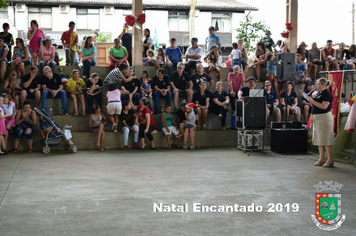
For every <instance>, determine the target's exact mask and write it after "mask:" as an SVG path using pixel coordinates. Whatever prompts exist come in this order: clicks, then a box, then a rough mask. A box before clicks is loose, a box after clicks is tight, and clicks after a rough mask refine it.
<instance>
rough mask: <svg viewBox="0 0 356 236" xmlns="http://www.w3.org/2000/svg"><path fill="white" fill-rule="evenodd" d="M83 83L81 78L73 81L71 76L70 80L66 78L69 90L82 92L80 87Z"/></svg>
mask: <svg viewBox="0 0 356 236" xmlns="http://www.w3.org/2000/svg"><path fill="white" fill-rule="evenodd" d="M84 85H85V83H84V80H83V79H82V78H79V80H78V81H74V80H73V78H70V80H68V82H67V83H66V86H68V87H69V91H71V92H79V93H83V90H82V89H81V88H83V87H84Z"/></svg>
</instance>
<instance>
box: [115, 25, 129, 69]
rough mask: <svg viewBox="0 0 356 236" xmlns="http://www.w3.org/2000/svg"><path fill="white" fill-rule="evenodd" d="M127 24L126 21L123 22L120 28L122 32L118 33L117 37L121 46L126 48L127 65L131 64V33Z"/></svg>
mask: <svg viewBox="0 0 356 236" xmlns="http://www.w3.org/2000/svg"><path fill="white" fill-rule="evenodd" d="M128 29H129V26H128V24H127V23H124V27H123V28H122V32H121V34H120V35H119V37H118V38H119V39H121V42H122V46H124V47H125V48H126V49H127V54H128V57H127V61H128V62H129V65H132V34H131V33H128V32H127V31H128Z"/></svg>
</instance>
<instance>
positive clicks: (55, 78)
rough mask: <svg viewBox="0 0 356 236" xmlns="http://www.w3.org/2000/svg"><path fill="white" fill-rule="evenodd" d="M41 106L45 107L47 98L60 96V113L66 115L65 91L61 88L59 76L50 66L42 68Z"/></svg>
mask: <svg viewBox="0 0 356 236" xmlns="http://www.w3.org/2000/svg"><path fill="white" fill-rule="evenodd" d="M42 90H43V91H42V102H41V107H42V108H43V109H46V105H47V98H61V102H62V113H63V115H68V110H67V97H66V92H65V91H64V90H63V84H62V79H61V76H60V75H59V74H57V73H53V72H52V69H51V67H49V66H46V67H45V68H43V76H42Z"/></svg>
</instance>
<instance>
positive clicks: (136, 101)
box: [121, 93, 141, 105]
mask: <svg viewBox="0 0 356 236" xmlns="http://www.w3.org/2000/svg"><path fill="white" fill-rule="evenodd" d="M121 96H122V100H126V101H130V95H129V94H123V95H121ZM132 99H133V103H134V104H135V105H139V104H140V100H141V94H139V93H135V94H134V95H133V97H132Z"/></svg>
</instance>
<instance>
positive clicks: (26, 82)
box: [20, 66, 41, 107]
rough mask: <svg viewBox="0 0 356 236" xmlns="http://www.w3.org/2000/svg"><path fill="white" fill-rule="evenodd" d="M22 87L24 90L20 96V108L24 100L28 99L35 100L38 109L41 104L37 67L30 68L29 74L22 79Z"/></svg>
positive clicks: (39, 79)
mask: <svg viewBox="0 0 356 236" xmlns="http://www.w3.org/2000/svg"><path fill="white" fill-rule="evenodd" d="M22 85H23V88H24V90H22V91H21V94H20V101H21V107H23V103H24V102H25V100H26V99H29V98H35V99H36V107H39V106H40V102H41V77H39V76H38V68H37V66H32V67H31V69H30V73H29V74H26V75H25V76H24V77H23V78H22Z"/></svg>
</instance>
